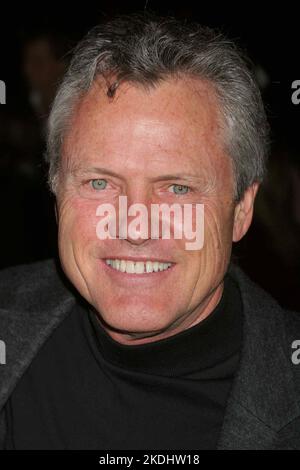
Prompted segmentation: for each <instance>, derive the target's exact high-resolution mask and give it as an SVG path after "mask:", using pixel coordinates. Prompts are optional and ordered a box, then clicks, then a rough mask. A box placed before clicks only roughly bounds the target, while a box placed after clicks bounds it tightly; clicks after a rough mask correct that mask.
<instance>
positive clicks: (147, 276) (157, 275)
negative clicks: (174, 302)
mask: <svg viewBox="0 0 300 470" xmlns="http://www.w3.org/2000/svg"><path fill="white" fill-rule="evenodd" d="M100 261H101V267H102V268H103V269H104V270H105V272H106V273H107V274H108V275H109V276H111V277H113V278H114V279H115V280H116V281H117V282H118V281H119V282H121V283H122V282H129V283H134V282H142V283H147V282H148V283H155V284H156V285H157V282H161V281H162V280H163V279H165V278H167V277H168V276H169V275H170V274H171V273H172V272H173V271H174V269H175V264H172V265H171V266H170V267H169V268H168V269H165V270H164V271H157V272H152V273H143V274H134V273H126V272H124V273H123V272H122V271H118V270H117V269H114V268H112V267H111V266H110V265H108V264H106V262H105V260H103V259H102V260H100Z"/></svg>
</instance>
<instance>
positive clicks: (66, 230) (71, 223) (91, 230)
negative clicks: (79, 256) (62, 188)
mask: <svg viewBox="0 0 300 470" xmlns="http://www.w3.org/2000/svg"><path fill="white" fill-rule="evenodd" d="M96 209H97V204H95V201H86V200H82V199H76V198H72V199H69V200H66V201H65V202H64V203H63V204H62V205H61V206H60V208H59V244H60V245H62V246H63V245H68V246H70V248H72V249H74V250H76V249H83V250H84V248H85V247H86V246H88V243H90V242H95V241H96V240H97V235H96V225H97V216H96Z"/></svg>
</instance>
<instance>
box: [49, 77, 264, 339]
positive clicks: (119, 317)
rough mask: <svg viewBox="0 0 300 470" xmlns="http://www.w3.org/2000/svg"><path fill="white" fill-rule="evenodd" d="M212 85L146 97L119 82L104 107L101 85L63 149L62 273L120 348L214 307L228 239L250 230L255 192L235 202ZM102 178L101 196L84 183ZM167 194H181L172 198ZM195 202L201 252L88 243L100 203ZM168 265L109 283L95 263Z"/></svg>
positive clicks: (160, 89)
mask: <svg viewBox="0 0 300 470" xmlns="http://www.w3.org/2000/svg"><path fill="white" fill-rule="evenodd" d="M223 134H224V130H223V128H222V118H221V116H220V115H219V105H218V102H217V98H216V96H215V93H214V90H213V88H212V86H211V85H210V84H208V83H206V82H202V81H199V80H194V79H191V78H186V79H183V78H181V79H177V80H175V79H170V80H168V81H165V82H162V83H161V84H159V85H158V86H157V87H156V88H154V89H151V90H147V91H146V90H145V89H143V88H142V87H138V86H137V85H133V84H130V83H123V84H121V86H120V87H119V88H118V90H117V93H116V96H115V97H114V98H113V99H110V98H108V97H107V95H106V88H105V86H104V85H103V83H101V81H98V82H95V83H94V84H93V86H92V88H91V89H90V91H89V92H88V94H87V95H86V96H85V97H84V98H83V99H82V100H81V101H80V103H79V104H78V106H77V108H76V110H75V112H74V114H73V119H72V122H71V125H70V126H69V130H68V132H67V133H66V135H65V139H64V143H63V149H62V165H61V171H60V175H59V187H58V192H57V217H58V225H59V250H60V259H61V263H62V266H63V269H64V271H65V273H66V275H67V276H68V278H69V279H70V280H71V281H72V283H73V284H74V285H75V287H76V288H77V290H78V291H79V292H80V293H81V295H82V296H83V297H84V298H85V299H86V300H87V301H88V302H89V303H90V304H91V305H92V306H93V307H94V308H95V309H96V311H97V312H98V316H99V320H100V322H101V323H102V325H103V326H104V327H105V328H106V330H107V332H108V333H109V334H110V336H111V337H112V338H113V339H115V340H116V341H118V342H120V343H123V344H130V345H133V344H142V343H146V342H151V341H156V340H159V339H162V338H166V337H168V336H171V335H174V334H176V333H178V332H180V331H183V330H185V329H187V328H189V327H191V326H193V325H195V324H197V323H198V322H200V321H202V320H203V319H204V318H206V317H207V316H208V315H209V314H210V313H211V312H212V310H213V309H214V308H215V306H216V305H217V304H218V302H219V300H220V298H221V295H222V291H223V278H224V275H225V273H226V270H227V268H228V263H229V260H230V255H231V246H232V241H237V240H239V239H240V238H241V237H242V236H243V235H244V234H245V233H246V231H247V230H248V227H249V225H250V223H251V218H252V212H253V202H254V199H255V195H256V191H257V188H258V185H257V184H254V185H253V186H251V187H249V188H248V190H247V191H246V192H245V195H244V197H243V199H242V200H241V201H240V202H239V203H238V204H236V203H235V202H234V181H233V170H232V165H231V160H230V158H229V156H228V155H227V154H226V152H225V149H224V143H223ZM93 179H105V181H106V187H105V189H103V190H96V189H93V187H92V186H91V180H93ZM174 185H184V186H188V188H189V189H188V192H187V193H186V194H179V195H178V194H175V193H174ZM120 195H126V196H127V197H128V205H130V204H133V203H137V202H138V203H143V204H145V205H146V206H147V207H150V204H151V203H156V204H159V203H167V204H172V203H179V204H184V203H193V204H195V203H202V204H204V219H205V224H204V246H203V248H202V249H201V250H192V251H188V250H186V249H185V241H186V240H184V239H181V240H176V239H170V240H163V239H158V240H157V239H156V240H154V239H151V238H148V239H146V240H144V239H142V238H140V239H137V240H134V239H131V238H130V237H128V238H127V239H118V238H117V239H115V240H99V239H98V238H97V236H96V225H97V222H98V217H97V216H96V208H97V206H98V205H99V204H101V203H107V202H109V203H111V204H114V205H115V206H117V201H118V197H119V196H120ZM130 257H134V259H143V260H146V259H151V260H156V259H157V260H164V261H169V262H171V263H172V267H171V269H169V270H168V271H166V272H163V273H153V274H151V275H147V274H145V275H142V276H140V277H139V276H138V275H134V274H127V273H119V272H116V271H114V270H113V269H112V268H109V267H107V266H106V265H105V263H104V261H103V259H107V258H119V259H126V258H130Z"/></svg>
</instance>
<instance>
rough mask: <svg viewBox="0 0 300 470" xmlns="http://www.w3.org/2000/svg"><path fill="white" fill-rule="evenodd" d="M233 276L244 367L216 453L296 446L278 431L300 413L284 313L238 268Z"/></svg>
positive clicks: (241, 366) (241, 363)
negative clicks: (240, 306)
mask: <svg viewBox="0 0 300 470" xmlns="http://www.w3.org/2000/svg"><path fill="white" fill-rule="evenodd" d="M229 273H230V274H231V275H232V277H233V278H234V279H235V280H236V282H237V283H238V285H239V288H240V292H241V297H242V303H243V316H244V321H243V324H244V326H243V346H242V351H241V359H240V366H239V370H238V372H237V375H236V377H235V380H234V383H233V387H232V390H231V394H230V397H229V400H228V403H227V408H226V412H225V418H224V423H223V427H222V431H221V434H220V438H219V442H218V449H275V448H280V447H281V446H282V447H281V448H285V449H286V448H293V445H292V443H291V442H289V439H288V438H285V440H284V442H280V437H279V436H280V434H279V431H280V430H281V429H283V428H284V427H285V426H287V425H288V423H290V422H292V421H293V420H295V419H296V418H297V417H298V416H299V415H300V410H299V404H298V402H297V399H296V395H295V391H294V383H293V375H292V367H291V360H290V351H291V350H290V348H289V345H288V344H287V343H286V342H285V326H284V319H283V315H285V313H284V311H283V310H282V309H281V308H280V307H279V305H278V304H277V303H276V301H275V300H274V299H272V298H271V297H270V296H269V295H268V294H267V293H265V292H264V291H263V290H262V289H260V288H259V287H258V286H256V285H255V284H253V283H252V282H251V281H250V280H249V279H248V278H247V276H246V275H245V274H244V273H243V272H242V271H241V270H240V269H239V268H237V267H233V266H232V267H231V268H230V270H229Z"/></svg>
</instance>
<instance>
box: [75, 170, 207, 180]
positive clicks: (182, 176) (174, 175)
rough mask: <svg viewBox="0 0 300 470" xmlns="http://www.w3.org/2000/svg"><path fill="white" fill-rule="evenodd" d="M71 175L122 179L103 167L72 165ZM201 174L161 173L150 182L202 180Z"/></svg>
mask: <svg viewBox="0 0 300 470" xmlns="http://www.w3.org/2000/svg"><path fill="white" fill-rule="evenodd" d="M70 173H71V175H74V176H76V175H78V174H83V175H85V174H89V173H97V174H101V175H108V176H113V177H115V178H119V179H123V177H122V176H121V175H119V174H118V173H115V172H114V171H111V170H108V169H107V168H103V167H88V168H83V167H73V168H72V169H71V170H70ZM203 179H204V178H203V176H200V175H199V176H196V175H191V174H187V173H172V174H171V173H170V174H167V175H161V176H155V177H153V178H150V181H151V182H158V181H168V180H186V181H191V180H195V181H200V180H201V181H203Z"/></svg>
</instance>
